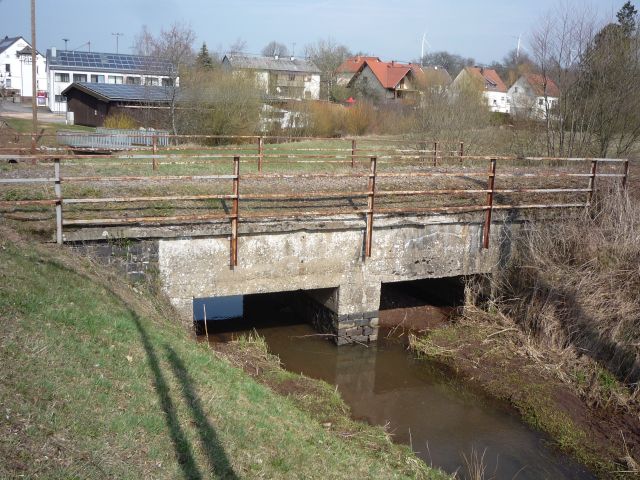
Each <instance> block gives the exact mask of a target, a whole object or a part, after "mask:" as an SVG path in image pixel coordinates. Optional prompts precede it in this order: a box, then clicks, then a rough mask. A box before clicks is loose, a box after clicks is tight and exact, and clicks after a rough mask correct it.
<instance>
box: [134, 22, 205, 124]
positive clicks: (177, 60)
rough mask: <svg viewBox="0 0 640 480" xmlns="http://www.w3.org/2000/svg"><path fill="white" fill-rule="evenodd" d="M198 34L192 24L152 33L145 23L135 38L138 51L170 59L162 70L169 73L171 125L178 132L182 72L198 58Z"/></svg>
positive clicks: (178, 25) (164, 73) (165, 73)
mask: <svg viewBox="0 0 640 480" xmlns="http://www.w3.org/2000/svg"><path fill="white" fill-rule="evenodd" d="M195 37H196V35H195V32H194V31H193V29H192V28H191V27H190V26H189V25H186V24H182V23H178V22H175V23H173V24H171V25H170V26H169V28H168V29H164V28H163V29H161V30H160V33H159V34H158V35H157V36H154V35H153V34H151V33H150V32H149V30H148V29H147V27H146V25H145V26H143V27H142V31H141V32H140V34H139V35H138V36H137V37H136V39H135V41H134V49H135V50H136V51H137V52H138V54H141V55H147V56H149V57H155V58H160V59H163V60H166V61H167V63H168V67H167V71H165V72H161V73H162V74H163V75H165V76H167V77H169V82H168V83H169V84H168V85H165V87H166V88H167V89H168V91H169V96H170V111H171V128H172V130H173V134H174V135H175V134H177V125H176V104H177V100H178V87H179V76H180V74H181V72H183V71H185V69H186V68H187V67H189V66H190V65H192V64H193V62H194V58H195V54H194V51H193V42H194V41H195Z"/></svg>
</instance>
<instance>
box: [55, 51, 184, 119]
mask: <svg viewBox="0 0 640 480" xmlns="http://www.w3.org/2000/svg"><path fill="white" fill-rule="evenodd" d="M47 79H48V103H47V105H48V107H49V109H50V110H51V111H52V112H56V113H65V112H66V111H67V101H66V98H65V96H64V95H63V92H64V90H65V89H66V88H67V87H68V86H69V85H71V84H72V83H80V82H82V83H96V84H99V83H105V84H113V85H147V86H165V87H171V86H173V84H174V83H175V85H176V86H177V85H178V78H177V75H176V70H175V67H174V66H173V64H171V62H169V61H167V60H164V59H161V58H156V57H147V56H143V55H127V54H122V53H101V52H78V51H73V50H57V49H56V48H51V49H49V50H47Z"/></svg>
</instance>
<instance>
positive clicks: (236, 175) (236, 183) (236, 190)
mask: <svg viewBox="0 0 640 480" xmlns="http://www.w3.org/2000/svg"><path fill="white" fill-rule="evenodd" d="M239 200H240V157H238V156H235V157H233V206H232V208H231V253H230V257H231V261H230V267H231V269H233V267H237V266H238V210H239V205H238V203H239Z"/></svg>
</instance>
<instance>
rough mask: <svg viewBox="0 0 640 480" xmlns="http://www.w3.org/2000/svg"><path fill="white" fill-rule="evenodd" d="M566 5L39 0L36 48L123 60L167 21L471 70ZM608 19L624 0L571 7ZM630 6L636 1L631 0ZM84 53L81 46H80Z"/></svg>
mask: <svg viewBox="0 0 640 480" xmlns="http://www.w3.org/2000/svg"><path fill="white" fill-rule="evenodd" d="M566 1H567V0H492V1H486V0H450V1H447V0H403V1H389V0H271V1H265V0H231V1H229V0H227V1H224V2H220V1H215V0H151V1H149V0H99V1H95V0H37V23H38V37H37V38H38V50H40V51H45V50H46V49H47V48H49V47H51V46H57V47H58V48H63V47H64V41H63V40H62V39H63V38H68V39H69V43H68V46H69V49H75V48H77V47H79V46H80V45H82V44H85V43H86V42H88V41H91V49H92V50H93V51H103V52H111V51H115V50H116V37H115V36H113V35H112V33H116V32H119V33H123V34H124V35H123V36H121V37H120V38H119V44H120V52H121V53H131V48H130V47H131V45H132V44H133V39H134V37H135V36H136V34H137V33H138V32H139V31H140V29H141V27H142V26H143V25H147V26H148V27H149V29H150V30H151V31H152V32H154V33H155V32H158V31H159V30H160V28H162V27H163V26H164V27H166V26H168V25H170V24H171V23H172V22H173V21H176V20H177V21H180V22H184V23H186V24H188V25H190V26H191V28H192V29H193V30H194V31H195V33H196V35H197V41H196V46H197V47H199V46H200V45H201V44H202V42H203V41H205V42H206V43H207V45H208V46H209V48H210V49H211V50H217V49H219V48H221V49H223V50H224V49H226V48H227V47H228V46H229V45H230V44H231V43H233V42H234V41H235V40H236V39H237V38H239V37H240V38H242V39H243V40H245V41H246V42H247V51H248V52H250V53H259V52H260V50H261V49H262V47H263V46H264V45H266V44H267V43H268V42H269V41H271V40H277V41H279V42H282V43H285V44H286V45H287V46H288V47H289V49H291V48H292V46H293V44H294V43H295V52H296V54H302V53H303V52H304V46H305V45H306V44H308V43H312V42H314V41H316V40H318V39H320V38H328V37H331V38H332V39H333V40H334V41H336V42H339V43H343V44H345V45H347V46H348V47H349V48H350V49H351V50H353V51H363V52H367V53H370V54H373V55H376V56H379V57H382V58H383V59H385V60H391V59H395V60H405V61H409V60H412V59H416V58H418V57H419V56H420V47H421V39H422V34H423V32H426V34H427V41H428V43H429V45H430V48H431V50H433V51H437V50H447V51H450V52H452V53H458V54H460V55H463V56H466V57H473V58H475V59H476V60H477V61H478V63H485V64H488V63H490V62H491V61H493V60H500V59H502V57H503V56H504V54H505V53H506V52H507V51H509V50H511V49H512V48H514V47H515V45H516V43H517V37H518V36H519V35H522V39H523V46H524V47H525V49H526V47H527V42H528V38H529V36H530V34H531V31H532V30H533V29H534V28H535V26H536V24H537V22H538V21H539V19H540V18H541V17H542V16H543V15H545V14H546V13H548V12H550V11H553V10H554V9H556V8H557V7H558V6H559V5H560V4H561V3H566ZM569 2H570V3H571V4H572V5H573V6H574V7H573V8H575V9H577V10H582V9H584V8H591V9H593V10H595V11H596V12H597V13H598V14H599V15H600V16H602V17H605V18H614V16H615V12H616V11H617V10H618V9H619V8H620V7H621V6H622V4H623V3H624V0H569ZM635 3H636V4H638V2H635ZM29 25H30V23H29V1H27V0H0V35H2V37H4V36H5V35H9V36H16V35H22V36H24V37H25V38H26V39H27V40H29V39H30V35H31V34H30V26H29ZM84 49H86V47H85V48H84Z"/></svg>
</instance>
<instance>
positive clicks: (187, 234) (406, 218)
mask: <svg viewBox="0 0 640 480" xmlns="http://www.w3.org/2000/svg"><path fill="white" fill-rule="evenodd" d="M514 213H515V214H516V215H515V217H514ZM528 217H529V215H523V212H520V211H518V212H514V211H500V210H497V211H494V213H493V223H500V222H502V221H505V220H507V219H508V220H509V222H510V223H515V222H518V221H520V222H523V221H525V220H526V218H528ZM483 222H484V215H483V212H467V213H459V214H436V213H427V214H420V215H415V214H406V215H398V214H395V215H376V216H375V220H374V230H378V229H385V228H396V227H400V226H402V227H410V226H416V227H420V226H424V225H443V224H460V223H464V224H468V225H482V224H483ZM365 224H366V219H365V216H364V215H356V214H354V215H334V216H327V217H319V218H315V219H308V218H288V219H278V218H265V219H261V220H246V219H242V213H241V215H240V222H239V226H238V235H240V236H242V235H251V234H265V233H285V232H287V233H292V232H317V231H345V230H359V231H364V230H365ZM230 232H231V226H230V222H229V221H213V222H209V223H202V224H188V225H162V226H161V225H146V226H138V225H131V226H108V227H84V228H78V229H75V230H72V229H65V231H64V240H65V241H66V242H85V241H100V240H102V241H106V240H110V239H121V238H137V239H163V238H166V239H169V238H198V237H228V236H229V235H230Z"/></svg>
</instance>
